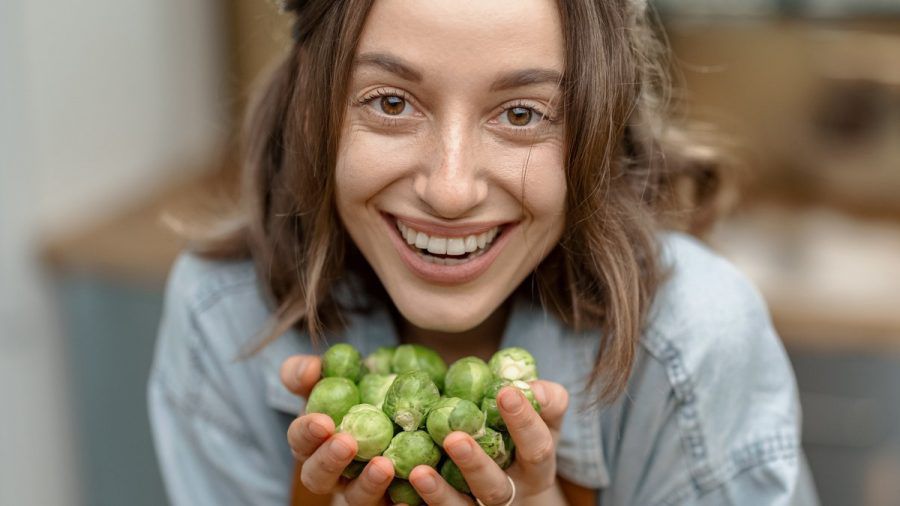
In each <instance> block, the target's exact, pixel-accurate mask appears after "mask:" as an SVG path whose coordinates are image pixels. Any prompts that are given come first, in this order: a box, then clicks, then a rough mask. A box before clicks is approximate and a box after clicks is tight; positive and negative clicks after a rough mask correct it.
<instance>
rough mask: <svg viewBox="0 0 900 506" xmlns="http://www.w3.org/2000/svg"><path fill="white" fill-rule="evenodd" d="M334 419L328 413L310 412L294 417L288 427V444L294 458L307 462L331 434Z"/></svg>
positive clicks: (332, 432)
mask: <svg viewBox="0 0 900 506" xmlns="http://www.w3.org/2000/svg"><path fill="white" fill-rule="evenodd" d="M332 434H334V421H332V420H331V417H330V416H328V415H323V414H321V413H310V414H308V415H303V416H300V417H297V418H295V419H294V421H293V422H291V425H290V426H289V427H288V432H287V439H288V446H290V447H291V452H293V454H294V458H295V459H297V460H298V461H299V462H301V463H302V462H305V461H306V459H308V458H309V457H310V456H311V455H312V454H313V453H314V452H315V451H316V450H317V449H318V448H319V447H320V446H322V443H324V442H325V441H326V440H328V438H329V437H331V435H332Z"/></svg>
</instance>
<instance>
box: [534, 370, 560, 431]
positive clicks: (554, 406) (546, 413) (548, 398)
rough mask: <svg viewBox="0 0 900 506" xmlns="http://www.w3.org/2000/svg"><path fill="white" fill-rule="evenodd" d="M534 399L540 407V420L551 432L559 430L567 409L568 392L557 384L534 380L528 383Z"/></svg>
mask: <svg viewBox="0 0 900 506" xmlns="http://www.w3.org/2000/svg"><path fill="white" fill-rule="evenodd" d="M529 385H530V386H531V391H532V392H534V398H535V400H537V401H538V403H539V404H540V405H541V413H540V414H541V418H542V419H543V420H544V422H546V423H547V426H548V427H550V429H551V430H559V428H560V427H561V426H562V420H563V416H564V415H565V414H566V409H568V407H569V392H568V390H566V388H565V387H564V386H562V385H560V384H559V383H554V382H552V381H545V380H536V381H532V382H531V383H529Z"/></svg>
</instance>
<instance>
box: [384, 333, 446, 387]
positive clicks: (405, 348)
mask: <svg viewBox="0 0 900 506" xmlns="http://www.w3.org/2000/svg"><path fill="white" fill-rule="evenodd" d="M391 370H392V371H393V372H395V373H397V374H400V373H402V372H407V371H425V372H427V373H428V376H430V377H431V381H434V384H435V385H437V387H438V388H439V389H443V388H444V375H445V374H447V364H445V363H444V359H442V358H441V356H440V355H438V354H437V352H436V351H434V350H432V349H431V348H426V347H425V346H421V345H418V344H401V345H400V346H397V349H396V350H395V351H394V357H393V358H392V359H391Z"/></svg>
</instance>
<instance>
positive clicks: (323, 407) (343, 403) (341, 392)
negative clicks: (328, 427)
mask: <svg viewBox="0 0 900 506" xmlns="http://www.w3.org/2000/svg"><path fill="white" fill-rule="evenodd" d="M357 404H359V390H357V388H356V384H355V383H353V382H352V381H350V380H348V379H347V378H322V379H320V380H319V382H318V383H316V386H315V387H313V390H312V393H310V394H309V401H307V403H306V412H307V413H324V414H326V415H328V416H330V417H331V419H332V420H334V425H335V426H337V425H339V424H340V423H341V420H343V418H344V415H345V414H347V412H348V411H350V408H352V407H353V406H355V405H357Z"/></svg>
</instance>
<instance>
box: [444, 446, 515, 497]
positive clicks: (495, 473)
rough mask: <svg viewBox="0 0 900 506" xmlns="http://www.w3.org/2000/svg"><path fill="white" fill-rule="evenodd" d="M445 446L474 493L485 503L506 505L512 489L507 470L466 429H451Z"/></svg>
mask: <svg viewBox="0 0 900 506" xmlns="http://www.w3.org/2000/svg"><path fill="white" fill-rule="evenodd" d="M444 449H445V450H447V453H448V454H449V455H450V458H452V459H453V462H455V463H456V466H457V467H459V470H460V471H461V472H462V475H463V478H464V479H465V480H466V483H468V484H469V489H471V490H472V495H474V496H475V497H477V498H479V499H481V502H483V503H485V504H504V503H505V502H507V501H508V500H509V498H510V494H511V493H512V491H511V490H510V487H509V480H508V479H507V478H506V473H505V472H504V471H503V470H502V469H500V466H498V465H497V463H496V462H494V460H493V459H492V458H490V457H488V455H487V454H486V453H484V450H482V449H481V447H480V446H478V443H476V442H475V440H474V439H472V437H471V436H469V435H468V434H466V433H465V432H451V433H450V434H449V435H448V436H447V437H446V438H445V439H444Z"/></svg>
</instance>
